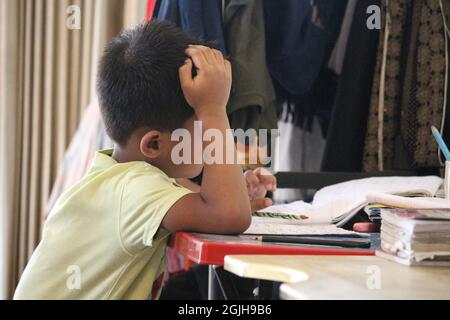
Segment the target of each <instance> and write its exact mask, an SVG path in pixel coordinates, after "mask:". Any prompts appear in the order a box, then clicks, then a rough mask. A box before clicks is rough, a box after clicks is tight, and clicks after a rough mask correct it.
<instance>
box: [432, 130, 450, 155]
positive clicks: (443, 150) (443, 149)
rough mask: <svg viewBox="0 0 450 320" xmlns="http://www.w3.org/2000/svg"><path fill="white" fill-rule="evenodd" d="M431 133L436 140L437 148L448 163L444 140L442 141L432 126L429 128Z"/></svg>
mask: <svg viewBox="0 0 450 320" xmlns="http://www.w3.org/2000/svg"><path fill="white" fill-rule="evenodd" d="M431 132H432V133H433V136H434V138H435V139H436V142H437V143H438V145H439V148H441V151H442V153H443V154H444V157H445V159H446V160H447V161H450V151H448V148H447V145H446V144H445V142H444V140H443V139H442V136H441V134H440V133H439V130H438V129H436V127H434V126H431Z"/></svg>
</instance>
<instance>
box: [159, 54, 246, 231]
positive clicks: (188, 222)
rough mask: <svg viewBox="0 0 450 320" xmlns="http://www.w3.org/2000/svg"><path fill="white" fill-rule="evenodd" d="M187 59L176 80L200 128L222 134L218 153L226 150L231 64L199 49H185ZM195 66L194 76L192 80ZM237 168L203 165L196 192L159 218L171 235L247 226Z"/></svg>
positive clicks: (242, 180) (235, 166)
mask: <svg viewBox="0 0 450 320" xmlns="http://www.w3.org/2000/svg"><path fill="white" fill-rule="evenodd" d="M186 54H187V55H188V56H189V57H190V58H191V59H192V60H191V59H188V60H187V61H186V63H185V64H184V65H183V66H182V67H181V68H180V80H181V87H182V89H183V93H184V95H185V97H186V100H187V101H188V103H189V104H190V105H191V106H192V108H193V109H194V110H195V113H196V116H197V118H198V120H199V121H202V122H203V123H202V126H203V130H208V129H216V130H219V131H220V132H221V133H222V136H223V139H224V140H223V143H222V145H223V150H222V152H223V153H222V154H223V155H226V154H227V153H226V152H227V151H226V149H227V148H234V143H231V144H230V145H228V146H227V144H226V143H225V142H226V141H234V140H233V139H232V138H231V139H227V138H226V135H231V132H230V131H229V130H227V129H230V125H229V122H228V117H227V114H226V104H227V101H228V98H229V93H230V88H231V64H230V63H229V62H228V61H227V60H225V59H224V58H223V56H222V54H221V53H220V51H217V50H213V49H210V48H207V47H203V46H189V48H188V49H187V50H186ZM193 63H194V64H195V66H196V68H197V76H196V77H195V78H192V67H193ZM235 163H236V164H210V165H208V164H205V166H204V170H203V180H202V185H201V187H200V192H199V193H193V194H189V195H187V196H184V197H182V198H181V199H180V200H179V201H177V202H176V203H175V204H174V205H173V206H172V208H171V209H170V210H169V211H168V213H167V215H166V216H165V218H164V220H163V223H162V225H163V227H164V228H166V229H168V230H169V231H173V232H175V231H180V230H187V231H196V232H206V233H240V232H243V231H245V230H246V229H247V228H248V226H249V225H250V222H251V209H250V201H249V197H248V194H247V190H246V183H245V180H244V175H243V173H242V168H241V167H240V166H239V165H238V164H237V162H235Z"/></svg>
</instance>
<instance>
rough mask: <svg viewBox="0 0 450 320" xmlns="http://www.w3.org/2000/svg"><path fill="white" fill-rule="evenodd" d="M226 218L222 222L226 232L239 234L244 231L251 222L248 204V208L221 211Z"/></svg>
mask: <svg viewBox="0 0 450 320" xmlns="http://www.w3.org/2000/svg"><path fill="white" fill-rule="evenodd" d="M222 214H223V216H224V217H225V219H224V220H226V223H225V224H224V226H225V229H226V233H230V234H239V233H243V232H244V231H246V230H247V229H248V228H249V227H250V224H251V223H252V214H251V209H250V206H249V207H248V208H246V207H244V208H236V209H232V208H230V209H228V210H225V211H224V212H223V213H222Z"/></svg>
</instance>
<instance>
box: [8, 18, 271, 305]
mask: <svg viewBox="0 0 450 320" xmlns="http://www.w3.org/2000/svg"><path fill="white" fill-rule="evenodd" d="M195 44H198V41H196V40H195V39H192V38H190V37H189V36H188V35H187V34H185V33H183V32H182V31H180V30H179V29H177V28H175V27H173V26H171V25H169V24H167V23H163V22H151V23H148V24H142V25H139V26H137V27H135V28H134V29H131V30H128V31H125V32H123V33H122V34H121V35H119V36H118V37H116V38H115V39H114V40H113V41H112V42H111V43H110V44H109V46H108V47H107V49H106V51H105V54H104V56H103V58H102V59H101V62H100V65H99V73H98V84H97V90H98V96H99V102H100V106H101V111H102V116H103V119H104V122H105V125H106V130H107V132H108V135H109V136H110V137H111V139H112V140H113V141H114V142H115V148H114V151H112V150H110V151H103V152H98V153H97V154H96V156H95V159H94V160H93V164H92V166H91V169H90V171H89V172H88V174H87V175H86V176H85V177H84V178H83V179H82V180H81V181H79V182H78V183H77V184H76V185H75V186H74V187H72V188H71V189H70V190H69V191H68V192H66V193H65V194H63V195H62V196H61V198H60V199H59V200H58V202H57V203H56V205H55V207H54V209H53V210H52V212H51V213H50V215H49V218H48V220H47V222H46V224H45V228H44V233H43V238H42V241H41V243H40V244H39V246H38V247H37V249H36V251H35V252H34V254H33V256H32V257H31V259H30V261H29V263H28V265H27V267H26V269H25V271H24V273H23V275H22V278H21V280H20V283H19V285H18V287H17V289H16V292H15V296H14V298H15V299H146V298H157V297H158V295H159V289H160V284H161V280H162V275H163V273H164V270H165V263H164V262H165V255H164V253H165V247H166V242H167V239H168V235H169V233H171V232H176V231H180V230H188V231H196V232H205V233H223V234H233V233H240V232H243V231H244V230H246V229H247V227H248V226H249V224H250V220H251V210H252V209H253V210H255V209H258V208H261V207H264V206H267V205H270V204H271V203H270V200H269V199H266V198H264V196H265V193H266V190H274V189H275V179H274V177H273V176H265V175H262V174H261V172H260V171H256V172H250V173H247V174H246V176H247V181H246V179H245V178H244V175H243V173H242V169H241V167H240V166H239V165H237V164H226V165H225V164H210V165H202V164H180V165H175V164H174V163H173V161H172V158H171V157H172V149H173V147H174V146H175V145H176V143H177V142H174V141H172V140H171V132H172V131H173V130H175V129H178V128H186V129H187V130H189V132H191V133H192V132H193V126H194V121H195V120H198V121H202V126H203V130H207V129H210V128H214V129H216V130H219V131H220V132H221V133H222V134H223V136H224V138H225V137H226V134H230V133H229V132H228V133H227V132H226V130H227V129H229V123H228V119H227V115H226V110H225V106H226V104H227V100H228V98H229V92H230V87H231V65H230V63H229V62H228V61H227V60H225V59H224V58H223V56H222V54H221V53H220V52H219V51H217V50H213V49H210V48H208V47H205V46H201V45H195ZM194 67H195V72H193V68H194ZM193 74H195V76H193ZM227 147H228V148H229V147H230V146H226V145H225V144H224V147H223V150H219V151H223V152H224V154H226V148H227ZM202 170H203V178H202V184H201V187H200V186H197V185H195V184H193V183H192V182H190V181H189V180H187V179H186V178H192V177H196V176H198V175H199V174H200V173H201V171H202ZM175 179H177V180H175ZM246 184H247V186H246ZM247 188H248V189H249V190H247ZM249 193H250V194H251V196H250V197H249ZM250 198H253V199H254V200H255V201H254V202H253V203H252V204H253V206H252V208H251V203H250V202H251V201H250Z"/></svg>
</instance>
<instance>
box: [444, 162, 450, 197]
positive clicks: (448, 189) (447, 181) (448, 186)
mask: <svg viewBox="0 0 450 320" xmlns="http://www.w3.org/2000/svg"><path fill="white" fill-rule="evenodd" d="M444 190H445V199H447V200H450V161H445V170H444Z"/></svg>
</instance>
